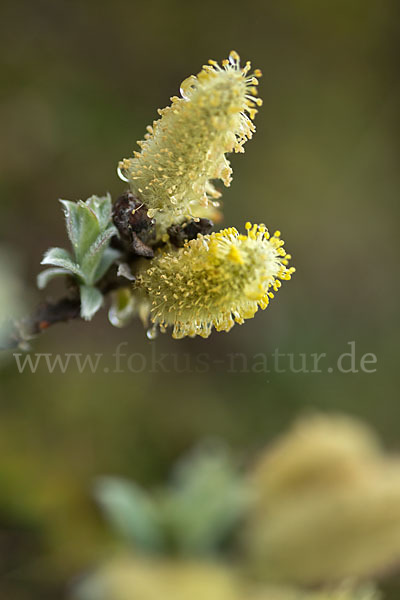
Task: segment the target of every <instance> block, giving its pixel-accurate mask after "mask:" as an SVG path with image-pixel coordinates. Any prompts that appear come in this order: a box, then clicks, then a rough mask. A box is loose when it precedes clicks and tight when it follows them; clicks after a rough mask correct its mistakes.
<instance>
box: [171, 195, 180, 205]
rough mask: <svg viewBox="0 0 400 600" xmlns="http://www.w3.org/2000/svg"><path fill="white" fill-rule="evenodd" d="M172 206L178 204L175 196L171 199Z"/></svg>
mask: <svg viewBox="0 0 400 600" xmlns="http://www.w3.org/2000/svg"><path fill="white" fill-rule="evenodd" d="M169 200H170V202H171V204H178V200H177V199H176V198H175V196H171V198H170V199H169Z"/></svg>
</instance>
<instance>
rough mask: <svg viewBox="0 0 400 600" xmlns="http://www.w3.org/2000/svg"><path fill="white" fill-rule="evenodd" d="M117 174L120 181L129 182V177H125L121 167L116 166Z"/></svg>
mask: <svg viewBox="0 0 400 600" xmlns="http://www.w3.org/2000/svg"><path fill="white" fill-rule="evenodd" d="M117 174H118V177H119V178H120V179H122V181H126V182H127V183H129V179H127V177H126V176H125V175H124V172H123V171H122V169H121V167H117Z"/></svg>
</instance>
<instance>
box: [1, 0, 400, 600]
mask: <svg viewBox="0 0 400 600" xmlns="http://www.w3.org/2000/svg"><path fill="white" fill-rule="evenodd" d="M0 10H1V13H0V23H1V25H0V27H1V36H0V47H1V59H0V60H1V73H2V85H1V98H0V111H1V112H0V131H1V139H2V144H1V149H0V153H1V154H0V174H1V176H0V192H1V196H0V197H1V221H0V231H1V244H2V245H4V244H5V245H6V247H7V248H8V249H9V250H11V251H13V253H14V254H15V256H16V258H17V260H18V261H19V264H20V272H21V278H22V279H23V281H24V282H25V284H26V299H27V302H28V303H32V304H34V303H35V302H37V301H38V300H39V294H38V293H37V292H36V291H35V277H36V274H37V272H38V270H39V266H38V265H39V262H40V260H41V256H42V254H43V252H44V250H46V249H47V248H48V247H49V246H53V245H63V244H65V242H66V235H65V232H64V223H63V218H62V212H61V207H60V205H59V203H58V202H57V199H58V198H59V197H62V198H66V199H71V200H74V199H78V198H82V199H85V198H87V197H88V196H90V195H91V194H93V193H96V194H103V193H105V192H106V191H109V192H110V193H111V194H112V195H113V197H114V198H116V197H117V196H118V195H119V194H120V193H121V192H122V191H123V190H124V184H123V182H121V181H119V180H118V178H117V175H116V165H117V162H118V160H119V159H121V158H123V157H127V156H130V155H131V153H132V151H133V149H135V140H137V139H141V138H142V136H143V133H144V131H145V127H146V125H147V124H149V123H151V122H152V120H153V119H154V118H156V109H157V108H158V107H163V106H165V105H167V104H168V102H169V97H170V96H171V95H173V94H176V93H177V92H178V89H179V83H180V82H181V81H182V80H183V79H184V78H185V77H187V76H188V75H190V74H192V73H197V72H198V71H199V69H200V68H201V65H202V64H204V63H205V62H206V61H207V59H208V58H214V59H217V60H221V59H222V58H225V57H226V56H227V54H228V53H229V51H230V50H231V49H236V50H237V51H238V52H239V53H240V55H241V57H242V59H244V60H247V59H250V60H252V63H253V66H254V67H259V68H261V69H262V70H263V73H264V77H263V79H262V80H261V85H260V95H261V97H262V98H263V99H264V106H263V108H262V109H261V110H260V113H259V114H258V115H257V118H256V126H257V134H256V136H255V138H254V139H253V140H252V141H251V142H249V143H248V144H247V145H246V151H245V154H244V155H243V156H242V155H239V156H234V157H232V164H233V169H234V177H233V183H232V186H231V188H229V189H227V190H224V195H223V201H224V211H225V221H224V223H225V224H227V225H235V226H236V227H238V228H243V227H244V223H245V221H246V220H251V221H253V222H265V223H266V224H267V226H268V227H269V228H270V229H272V230H274V229H278V228H279V229H280V230H281V231H282V233H283V238H284V239H285V241H286V247H287V248H288V250H289V251H290V252H291V253H292V255H293V264H294V265H295V266H296V267H297V273H296V275H295V277H294V278H293V280H292V281H291V282H290V283H287V284H286V285H284V286H283V288H282V290H281V291H280V292H279V294H278V297H277V299H276V300H274V301H273V302H272V303H271V305H270V307H269V308H268V310H267V311H265V313H262V314H258V315H257V316H256V318H255V319H254V320H253V321H250V322H247V323H246V324H245V325H244V326H241V327H240V326H236V327H235V328H234V329H233V331H232V332H231V333H229V334H225V333H224V334H213V335H212V336H211V338H209V339H208V340H184V341H173V340H172V339H171V338H170V337H169V335H164V336H161V337H159V338H157V340H155V341H153V342H149V341H148V340H147V339H146V336H145V332H144V331H143V328H142V326H141V324H140V323H138V322H137V323H134V324H132V325H131V326H129V328H127V329H123V330H117V329H114V328H112V327H111V325H109V324H108V322H107V316H106V312H105V311H102V312H101V313H100V314H99V315H97V316H96V318H95V320H94V323H92V324H90V325H88V324H85V323H82V322H73V323H70V324H69V325H59V326H57V327H54V328H53V329H52V330H50V331H48V332H47V333H46V334H45V335H44V336H42V338H41V339H38V340H37V341H36V342H35V343H34V346H33V351H35V352H42V353H57V352H60V353H76V352H81V353H102V354H103V355H104V356H103V358H102V361H104V362H102V364H109V365H110V367H111V368H110V372H108V373H106V372H104V370H103V368H101V369H100V370H99V372H97V373H95V374H93V373H91V372H90V371H89V370H86V371H85V372H84V373H79V371H78V370H77V369H76V368H75V367H74V366H73V365H72V366H71V367H70V368H69V369H68V370H67V372H66V373H65V374H62V373H60V371H59V369H56V370H55V372H54V373H48V372H47V371H46V369H45V368H44V367H40V368H39V369H38V371H37V373H35V374H29V373H28V372H25V373H23V374H20V373H18V370H17V368H16V364H15V361H14V359H13V357H12V356H8V357H7V356H2V358H1V362H0V377H1V405H0V456H1V465H0V581H2V584H1V585H0V590H1V591H0V597H1V598H3V597H4V598H7V599H10V598H12V599H15V600H31V599H34V598H35V599H36V598H41V600H46V599H47V598H56V597H57V598H58V597H62V595H63V594H64V593H65V591H66V590H67V589H68V586H69V585H70V583H71V581H72V580H73V577H75V576H77V575H79V574H80V573H82V572H84V571H85V570H86V569H87V568H89V567H90V566H91V565H92V564H94V563H95V562H96V560H97V559H99V558H100V557H101V556H102V555H103V554H104V553H105V552H106V551H107V550H108V549H109V547H110V545H112V543H113V540H112V538H111V535H110V534H109V532H108V530H107V527H106V525H105V524H104V523H103V520H102V519H101V517H100V515H99V512H98V510H97V507H96V506H95V504H94V502H93V500H92V495H91V486H92V481H93V478H94V477H95V476H98V475H101V474H112V475H124V476H127V477H129V478H133V479H136V480H137V481H139V482H141V483H143V484H146V485H152V484H156V483H158V482H160V481H162V480H163V479H165V477H166V476H167V473H168V470H169V467H170V465H171V462H172V461H173V460H174V459H175V458H176V457H177V456H179V455H180V454H181V453H182V452H183V451H185V450H186V449H187V448H190V447H191V446H192V445H193V444H195V443H196V442H197V441H198V440H200V439H202V438H204V437H215V436H218V437H222V438H224V439H225V440H227V441H228V442H229V443H230V445H231V446H232V447H233V448H234V451H235V452H236V453H237V455H238V456H239V457H241V459H242V460H243V461H251V460H252V457H253V456H254V453H255V452H256V450H257V449H258V448H259V447H260V446H262V445H264V444H265V443H267V442H268V441H269V440H270V439H272V438H273V437H274V436H275V435H277V434H279V433H281V432H282V431H283V430H285V428H286V427H287V426H288V424H289V423H291V422H292V421H293V420H294V419H295V418H296V417H297V416H298V415H299V414H303V413H304V412H306V411H309V410H315V409H318V410H322V411H333V412H337V411H342V412H346V413H349V414H354V415H358V416H360V417H361V418H362V419H364V420H365V421H367V422H370V423H372V424H373V425H374V427H375V428H376V429H377V430H378V432H379V433H380V434H381V435H382V436H383V438H384V440H385V442H386V444H387V446H388V447H390V448H392V449H394V450H396V449H399V445H400V442H399V439H400V438H399V432H398V422H399V411H398V395H397V393H396V392H397V386H396V385H395V380H396V375H397V373H398V365H397V362H396V355H397V350H398V333H397V331H396V327H395V324H396V317H397V305H398V303H397V294H396V292H397V281H396V278H395V272H396V267H397V257H396V255H397V252H396V251H397V241H398V230H397V226H396V217H397V216H398V209H397V206H398V189H399V183H400V173H399V169H398V150H399V149H398V140H399V125H400V120H399V111H398V106H399V100H400V87H399V82H398V55H399V50H400V37H399V17H400V10H399V4H398V3H397V2H396V1H395V0H393V2H391V1H390V0H383V1H380V2H379V1H374V0H332V1H330V2H320V1H317V0H313V1H312V0H302V1H301V0H292V1H289V0H288V1H286V0H283V1H282V2H272V1H264V2H258V1H253V2H251V3H247V4H246V3H242V2H235V1H231V2H229V3H228V2H219V3H218V2H210V1H209V0H204V1H203V2H202V3H190V2H177V1H175V0H171V1H170V2H152V1H148V2H146V3H142V2H141V3H139V2H133V1H131V2H127V1H122V0H114V1H113V2H105V1H102V0H97V1H94V0H93V1H91V0H80V1H75V0H68V1H66V0H64V1H54V0H53V1H50V0H47V1H46V0H37V1H32V0H29V1H28V0H22V1H15V0H3V2H2V5H1V9H0ZM52 286H53V287H51V288H49V290H48V291H47V293H48V294H49V295H53V297H57V295H58V294H59V293H62V286H59V285H58V284H52ZM350 341H355V348H356V357H357V360H358V361H359V358H360V357H361V356H362V355H363V354H364V353H366V352H368V353H374V354H375V355H376V356H377V360H378V362H377V365H376V366H377V370H376V372H374V373H369V374H368V373H363V372H358V373H340V372H337V370H336V369H334V371H333V372H332V373H328V372H327V370H326V365H328V364H332V365H334V362H335V360H336V358H337V356H338V355H340V354H341V353H343V352H346V351H348V349H349V346H348V342H350ZM121 342H126V344H125V346H124V347H123V349H122V350H121V351H122V352H124V353H126V354H128V355H129V354H133V353H141V354H143V355H144V356H145V357H146V360H147V364H148V365H150V364H151V360H152V359H151V356H152V353H155V354H156V355H157V356H160V355H161V353H169V355H170V356H171V353H172V354H173V355H175V356H176V358H175V359H173V360H175V363H176V365H175V368H170V372H168V373H165V372H163V371H162V369H151V368H146V369H144V370H143V372H140V373H139V372H138V373H134V372H130V371H129V369H127V368H126V367H123V371H124V372H122V373H113V372H111V371H112V370H113V369H112V365H113V364H114V363H113V361H114V360H115V359H113V358H112V354H113V353H115V351H116V347H117V346H118V344H119V343H121ZM275 349H279V352H281V353H285V354H288V353H294V354H296V356H298V354H299V353H305V354H306V355H307V356H309V355H310V354H312V353H326V354H327V362H326V363H325V368H324V370H323V372H322V373H290V372H284V373H278V372H276V371H273V372H271V373H254V372H252V371H251V370H250V372H242V371H245V370H243V369H240V368H238V369H230V368H228V366H227V364H226V357H227V355H228V354H230V353H243V354H244V355H245V357H247V360H248V361H250V364H251V360H252V357H253V356H254V355H255V354H257V353H264V354H267V355H269V354H271V353H272V352H273V351H274V350H275ZM199 353H208V356H209V360H208V365H209V369H208V370H207V372H206V373H196V372H188V370H187V369H185V362H184V361H185V360H192V361H193V360H194V361H195V360H197V359H198V356H199ZM185 357H186V358H185ZM187 357H189V358H187ZM123 360H125V361H126V359H123ZM138 360H141V359H140V358H138ZM296 360H299V359H296ZM329 361H330V362H329ZM122 364H123V365H125V363H124V362H123V363H122ZM134 364H135V365H138V364H140V363H138V362H135V363H134ZM297 364H298V363H296V365H297ZM134 369H135V370H139V368H138V367H136V366H135V367H134ZM152 370H153V371H155V372H151V371H152ZM179 371H181V372H179ZM384 587H386V588H387V589H388V590H391V595H390V594H389V595H388V597H389V598H393V599H395V598H398V596H399V593H400V583H399V582H397V583H396V577H395V576H394V577H392V578H391V579H390V580H389V581H388V582H386V583H385V584H384ZM396 590H397V591H396Z"/></svg>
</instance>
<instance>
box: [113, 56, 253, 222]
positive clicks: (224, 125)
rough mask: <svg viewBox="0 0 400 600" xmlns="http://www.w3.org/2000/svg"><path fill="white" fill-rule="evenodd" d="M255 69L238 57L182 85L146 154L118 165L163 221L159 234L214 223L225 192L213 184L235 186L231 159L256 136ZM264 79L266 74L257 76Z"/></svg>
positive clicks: (151, 132) (148, 138) (144, 146)
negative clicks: (185, 224)
mask: <svg viewBox="0 0 400 600" xmlns="http://www.w3.org/2000/svg"><path fill="white" fill-rule="evenodd" d="M250 68H251V67H250V63H249V62H247V63H246V64H245V66H243V67H242V66H241V65H240V58H239V55H238V54H237V52H234V51H232V52H231V53H230V55H229V59H227V60H225V61H223V63H222V66H220V65H219V64H218V63H217V62H216V61H213V60H210V61H209V64H208V65H205V66H203V68H202V70H201V71H200V73H199V74H198V75H197V76H191V77H189V78H187V79H186V80H185V81H183V82H182V84H181V97H180V98H178V97H176V96H174V97H172V98H171V101H172V103H171V105H170V106H168V107H167V108H164V109H162V110H159V111H158V112H159V114H160V115H161V118H160V119H159V120H157V121H154V122H153V125H152V126H149V127H148V128H147V134H146V135H145V139H144V140H143V141H141V142H138V144H139V146H140V148H141V151H140V152H135V153H134V156H133V157H132V158H127V159H124V160H122V161H121V162H120V163H119V174H120V176H121V177H122V178H123V179H124V180H126V181H128V182H129V184H130V186H131V189H132V192H133V193H135V194H136V195H137V196H138V197H139V198H140V199H141V200H142V201H143V202H144V203H145V204H146V206H147V207H148V209H149V214H150V216H152V217H153V216H154V217H155V218H156V220H157V224H158V228H159V230H161V231H162V230H165V227H167V226H168V225H170V224H171V223H174V222H178V221H179V220H183V219H184V218H187V217H203V216H212V212H213V211H214V212H215V206H216V205H217V204H218V203H217V202H216V199H217V198H218V197H219V196H220V193H219V192H218V191H217V190H216V189H215V188H214V186H213V184H212V180H214V179H221V180H222V181H223V183H224V184H225V185H226V186H229V185H230V182H231V176H232V169H231V167H230V164H229V161H228V160H227V158H226V156H225V154H226V153H228V152H232V151H235V152H243V151H244V150H243V145H244V143H245V142H246V141H247V140H248V139H250V138H251V137H252V135H253V133H254V131H255V126H254V124H253V121H252V120H253V119H254V116H255V114H256V113H257V108H256V107H257V106H260V105H261V103H262V102H261V100H260V99H259V98H258V97H256V94H257V85H258V79H257V77H256V76H255V74H249V71H250ZM257 74H258V77H259V76H260V75H261V72H260V71H258V70H257Z"/></svg>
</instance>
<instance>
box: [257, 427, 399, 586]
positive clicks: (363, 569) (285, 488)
mask: <svg viewBox="0 0 400 600" xmlns="http://www.w3.org/2000/svg"><path fill="white" fill-rule="evenodd" d="M252 483H253V485H254V488H255V489H256V490H257V492H258V498H257V501H256V504H255V506H254V509H253V510H254V512H253V514H252V516H251V518H250V523H249V525H248V531H247V546H246V547H247V550H248V552H249V555H250V563H251V568H254V570H255V571H256V572H257V573H258V575H259V576H261V577H264V578H266V579H270V580H271V579H272V580H283V581H289V582H298V583H303V584H304V583H306V584H315V583H321V582H330V581H338V580H339V581H340V580H342V579H345V578H346V577H358V578H363V577H366V576H367V577H370V576H372V575H374V574H378V573H381V572H383V571H385V570H386V569H387V568H388V567H392V566H396V565H399V564H400V460H399V459H398V458H392V457H390V456H387V455H385V454H384V453H383V452H382V450H380V448H379V445H378V442H377V440H376V439H375V438H374V436H373V434H372V432H371V431H369V430H368V429H366V428H364V427H363V426H361V425H360V424H359V423H357V422H353V421H351V420H349V419H345V418H337V419H334V418H333V419H332V418H331V419H327V418H321V417H318V418H314V419H311V420H305V421H304V422H302V423H300V424H299V425H298V426H297V427H296V428H295V429H294V430H293V431H291V432H289V433H288V434H287V435H286V436H285V437H283V438H282V439H281V440H280V441H278V442H277V443H276V444H275V446H273V447H272V448H271V449H270V450H269V451H267V453H266V454H265V456H263V457H261V458H260V461H259V463H258V464H257V465H256V466H255V469H254V473H253V476H252Z"/></svg>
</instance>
